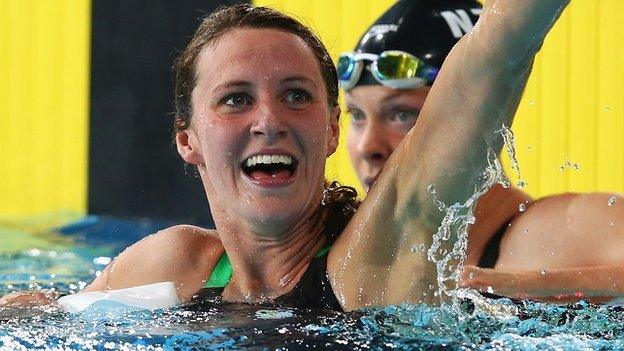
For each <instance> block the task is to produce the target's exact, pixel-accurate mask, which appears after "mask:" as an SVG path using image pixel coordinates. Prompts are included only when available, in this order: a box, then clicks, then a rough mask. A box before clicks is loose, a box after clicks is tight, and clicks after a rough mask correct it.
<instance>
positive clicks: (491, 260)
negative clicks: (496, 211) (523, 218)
mask: <svg viewBox="0 0 624 351" xmlns="http://www.w3.org/2000/svg"><path fill="white" fill-rule="evenodd" d="M512 220H513V218H511V219H510V220H509V221H508V222H506V223H504V224H503V225H502V226H501V227H500V228H498V231H497V232H496V234H494V235H493V236H492V237H491V238H490V241H488V243H487V245H486V246H485V249H483V254H481V259H480V260H479V265H478V266H479V267H481V268H494V266H495V265H496V261H498V256H499V254H500V244H501V241H503V236H505V232H507V229H508V228H509V225H510V224H511V221H512Z"/></svg>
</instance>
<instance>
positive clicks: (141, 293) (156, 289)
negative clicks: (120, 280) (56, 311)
mask: <svg viewBox="0 0 624 351" xmlns="http://www.w3.org/2000/svg"><path fill="white" fill-rule="evenodd" d="M58 303H59V305H61V307H62V308H63V309H65V310H66V311H69V312H81V311H84V310H86V309H91V308H98V309H100V308H101V309H106V310H111V309H112V310H118V309H133V308H135V309H158V308H166V307H173V306H176V305H178V304H179V303H180V299H179V298H178V294H177V293H176V290H175V284H173V283H172V282H162V283H155V284H148V285H141V286H135V287H132V288H126V289H119V290H106V291H94V292H84V293H79V294H74V295H67V296H63V297H61V298H60V299H58Z"/></svg>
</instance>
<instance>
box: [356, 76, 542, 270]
mask: <svg viewBox="0 0 624 351" xmlns="http://www.w3.org/2000/svg"><path fill="white" fill-rule="evenodd" d="M430 89H431V87H430V86H424V87H420V88H416V89H401V90H400V89H392V88H389V87H385V86H383V85H363V86H357V87H355V88H353V89H350V90H349V91H347V92H345V102H346V105H347V111H348V114H349V117H350V120H351V124H350V128H349V132H348V133H347V149H348V151H349V156H350V157H351V162H352V164H353V167H354V169H355V170H356V173H357V175H358V179H359V180H360V183H361V184H362V186H363V187H364V188H365V189H366V190H367V191H368V190H370V187H371V186H372V185H373V183H374V182H375V179H376V178H377V176H378V175H379V174H380V172H381V170H382V168H383V166H384V164H385V163H386V161H387V160H388V157H390V155H391V154H392V152H393V151H394V150H395V149H396V148H397V147H398V146H399V144H400V143H401V141H402V140H403V139H404V138H405V136H406V135H407V133H408V132H409V131H410V130H411V129H412V128H413V127H414V125H415V123H416V121H417V120H418V116H419V114H420V111H421V110H422V108H423V105H424V104H425V100H426V98H427V95H428V93H429V91H430ZM530 201H531V197H530V196H528V195H527V194H524V193H523V192H522V191H520V190H519V189H516V188H508V189H505V188H503V187H502V186H500V185H496V186H494V187H493V188H492V189H491V190H490V191H489V192H488V193H486V194H485V195H484V196H483V197H482V198H481V199H480V200H479V202H478V203H477V208H476V210H475V212H476V218H477V222H476V223H475V224H474V225H473V226H472V227H471V230H470V233H469V235H470V240H469V243H468V257H467V259H466V263H467V264H472V265H476V264H477V263H478V262H479V260H480V258H481V256H482V254H483V250H484V248H485V246H486V245H487V243H488V242H489V240H490V238H491V237H492V236H493V235H494V234H496V232H497V231H498V230H499V228H500V227H501V226H503V225H505V224H506V223H508V222H509V221H510V220H511V219H512V218H514V217H515V216H516V215H518V214H520V212H519V211H518V206H519V205H520V204H521V203H525V204H526V203H529V202H530Z"/></svg>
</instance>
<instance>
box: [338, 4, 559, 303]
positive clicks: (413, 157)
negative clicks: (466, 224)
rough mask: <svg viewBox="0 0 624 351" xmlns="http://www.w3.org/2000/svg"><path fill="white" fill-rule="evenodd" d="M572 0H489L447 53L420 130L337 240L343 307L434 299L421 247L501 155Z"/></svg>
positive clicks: (402, 148) (428, 264) (432, 269)
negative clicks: (535, 68)
mask: <svg viewBox="0 0 624 351" xmlns="http://www.w3.org/2000/svg"><path fill="white" fill-rule="evenodd" d="M568 1H569V0H523V1H517V0H492V1H488V2H487V4H486V6H485V7H484V10H483V13H482V15H481V18H480V20H479V21H478V23H477V25H476V26H475V29H474V30H473V32H472V33H470V34H468V35H466V36H465V37H464V38H463V39H461V40H460V41H459V43H458V44H457V45H456V46H455V48H454V49H453V50H452V51H451V53H450V54H449V56H448V58H447V60H446V62H445V63H444V65H443V67H442V70H441V73H440V75H439V76H438V78H437V79H436V83H435V84H434V86H433V88H432V90H431V92H430V94H429V97H428V98H427V101H426V103H425V106H424V107H423V110H422V112H421V117H420V118H419V121H418V122H417V123H416V126H415V127H414V128H413V130H412V131H411V132H410V133H409V134H408V135H407V137H406V138H405V139H404V140H403V142H402V144H401V145H400V146H399V148H398V149H397V150H396V151H395V152H394V154H393V155H392V156H391V158H390V159H389V160H388V162H387V163H386V165H385V167H384V170H383V172H382V175H381V177H380V179H379V180H378V182H377V184H376V185H375V186H374V187H373V189H372V190H371V192H370V193H369V195H368V196H367V199H366V201H365V202H364V203H363V204H362V206H361V207H360V209H359V210H358V213H357V214H356V216H355V217H354V219H353V220H352V221H351V223H350V224H349V226H348V227H347V229H346V230H345V232H344V233H343V235H342V236H341V237H340V238H339V240H338V241H337V242H336V244H335V245H334V248H333V249H332V251H331V253H330V256H329V260H328V268H329V272H330V278H331V280H332V286H333V287H334V290H335V291H336V293H337V296H338V298H339V299H340V300H341V302H342V303H343V305H344V306H345V307H346V308H357V307H361V306H367V305H386V304H392V303H400V302H404V301H411V302H434V301H436V299H435V298H434V297H433V296H432V295H433V291H431V289H430V286H432V285H436V284H437V283H436V270H435V266H434V264H433V263H431V262H429V261H428V260H427V255H426V253H424V254H423V252H422V250H421V248H429V247H430V246H431V244H432V237H431V233H433V232H435V231H436V229H437V228H438V227H439V225H440V224H441V222H442V219H443V218H444V213H442V212H441V211H440V210H439V209H438V206H437V204H436V203H435V202H434V199H433V196H432V194H431V192H430V188H429V186H430V185H435V188H436V198H437V200H439V201H441V202H442V203H444V204H446V205H447V206H450V205H452V204H455V203H457V204H463V203H465V202H466V200H468V199H469V198H470V197H471V196H472V195H473V193H474V192H475V189H476V188H477V187H478V186H479V183H480V181H479V179H478V178H479V175H480V173H481V172H483V170H484V169H485V168H486V166H487V162H488V157H487V156H488V152H490V151H489V150H491V153H492V154H498V152H499V151H500V148H501V146H502V136H501V134H500V132H498V131H499V130H500V129H501V128H502V126H503V125H506V126H509V125H510V124H511V121H512V118H513V115H514V114H515V111H516V109H517V107H518V102H519V100H520V97H521V95H522V91H523V89H524V86H525V84H526V80H527V77H528V75H529V72H530V70H531V66H532V63H533V58H534V56H535V54H536V53H537V51H538V50H539V48H540V47H541V45H542V42H543V40H544V37H545V35H546V33H547V32H548V30H549V29H550V28H551V26H552V24H553V22H554V21H555V20H556V19H557V18H558V17H559V15H560V13H561V11H562V10H563V8H564V7H565V6H566V5H567V3H568Z"/></svg>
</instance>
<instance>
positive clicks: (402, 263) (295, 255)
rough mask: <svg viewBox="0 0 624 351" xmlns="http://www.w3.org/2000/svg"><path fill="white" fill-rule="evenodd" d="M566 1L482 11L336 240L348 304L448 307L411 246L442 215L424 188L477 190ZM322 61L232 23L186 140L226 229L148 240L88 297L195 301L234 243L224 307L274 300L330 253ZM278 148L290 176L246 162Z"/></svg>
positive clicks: (287, 41) (203, 69)
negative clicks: (156, 293)
mask: <svg viewBox="0 0 624 351" xmlns="http://www.w3.org/2000/svg"><path fill="white" fill-rule="evenodd" d="M566 3H567V1H566V0H556V1H555V0H526V1H523V2H518V1H515V0H496V1H494V2H488V3H486V5H485V8H484V13H485V14H486V15H482V16H481V18H480V20H479V23H478V24H477V26H476V27H475V28H479V30H476V31H474V32H473V33H472V34H471V35H470V36H466V37H464V38H463V39H462V40H460V42H459V43H458V45H457V46H456V47H455V49H454V50H453V53H452V54H451V55H449V58H448V59H447V62H446V63H445V65H444V67H443V68H442V70H441V73H440V75H439V76H438V79H437V82H436V85H435V86H434V87H432V90H431V93H430V95H429V98H428V99H427V102H426V103H425V106H423V109H422V111H421V119H420V121H419V122H418V123H417V124H416V127H415V128H413V129H412V131H411V132H410V133H408V134H407V135H406V137H405V138H404V139H403V141H402V142H401V143H400V144H399V146H398V147H397V149H396V150H395V152H394V153H393V154H392V155H391V156H390V157H389V159H388V160H387V161H386V166H385V168H384V170H383V171H382V174H381V175H380V177H379V179H378V180H377V183H376V186H374V187H373V188H372V189H371V191H370V193H369V196H368V197H367V199H366V200H365V201H364V202H363V203H362V205H361V206H360V208H359V210H358V212H357V213H356V214H355V215H354V217H353V218H352V220H351V221H350V222H349V224H348V225H347V227H346V228H345V229H344V231H343V232H342V233H341V235H340V236H339V237H338V238H337V240H336V241H335V243H334V244H333V245H332V249H331V251H330V252H329V254H328V258H327V273H328V276H329V279H330V282H331V285H332V289H333V291H334V294H335V295H336V297H337V298H338V300H339V301H340V303H341V304H342V306H343V307H344V308H345V309H347V310H349V309H354V308H359V307H363V306H386V305H388V304H398V303H402V302H412V303H417V302H425V303H431V304H433V303H437V302H439V299H437V298H435V297H434V296H433V294H430V293H429V292H430V291H431V288H430V287H431V286H432V285H433V284H435V282H436V271H435V266H434V264H432V263H431V262H430V261H428V260H427V259H426V257H422V256H421V255H414V252H413V251H412V248H413V247H415V246H416V247H419V246H420V245H425V247H427V246H430V245H431V243H432V238H431V233H432V231H434V230H435V228H437V227H438V226H439V225H440V223H441V221H442V218H443V215H442V214H441V213H440V211H439V210H438V207H437V206H436V204H435V203H434V202H433V201H432V198H431V194H430V193H429V192H428V190H427V189H428V185H429V184H436V185H437V186H438V189H439V191H438V192H437V193H436V194H437V196H438V199H440V201H443V202H444V203H450V204H452V203H456V202H460V203H462V202H464V201H465V200H466V199H467V198H468V197H469V196H470V194H471V193H472V191H473V189H474V187H475V186H476V184H477V182H478V176H479V173H480V172H481V171H482V170H483V169H484V168H485V166H486V164H487V159H486V157H485V156H486V154H487V153H486V152H487V150H488V149H489V148H491V147H492V145H494V146H495V148H499V147H500V145H501V138H500V135H497V134H496V131H497V130H499V129H500V125H501V124H503V123H504V124H510V122H511V120H512V118H513V115H514V112H515V109H516V108H517V106H518V101H519V100H520V96H521V93H522V90H523V88H524V85H525V84H526V80H527V77H528V74H529V72H530V68H531V65H532V61H533V57H534V55H535V53H536V52H537V50H538V49H539V47H540V46H541V44H542V42H543V38H544V35H545V34H546V32H547V31H548V28H550V24H551V23H552V22H553V21H554V19H556V18H557V17H558V15H559V13H560V10H561V8H562V7H564V6H565V4H566ZM488 6H490V7H491V8H488ZM315 60H316V59H315V57H314V56H313V54H312V52H311V51H310V50H309V49H308V48H307V47H306V46H305V44H304V43H303V42H302V41H301V40H300V39H298V38H297V37H296V36H294V35H290V34H286V33H284V32H280V31H276V30H268V29H246V28H238V29H234V30H232V31H230V32H228V33H226V34H224V35H223V36H222V37H221V38H220V39H219V40H217V42H216V43H214V44H212V45H209V46H207V47H205V48H204V49H203V52H202V55H201V57H200V59H199V62H198V67H197V68H198V77H197V82H198V86H197V87H196V88H195V90H194V91H193V96H192V105H193V111H194V112H193V120H194V121H193V122H192V127H191V128H189V129H188V130H187V131H184V132H180V133H178V134H177V137H176V143H177V146H178V152H179V153H180V154H181V155H182V157H183V158H184V160H185V161H187V162H189V163H191V164H195V165H197V167H198V169H199V170H200V174H201V177H202V181H203V183H204V187H205V190H206V193H207V195H208V199H209V201H210V202H211V204H212V205H213V207H212V210H213V217H214V219H215V223H216V224H217V231H210V230H205V229H201V228H196V227H192V226H176V227H171V228H168V229H166V230H163V231H162V232H160V233H157V234H156V235H152V236H150V237H149V238H146V239H144V240H142V241H141V242H139V243H137V244H135V245H133V246H132V247H130V248H129V249H127V250H126V251H125V252H124V253H122V254H121V255H119V256H118V258H117V259H115V260H114V261H113V263H111V264H110V265H109V266H108V267H107V268H106V269H105V271H104V272H103V273H102V274H101V275H100V276H99V277H98V278H97V279H96V280H95V281H94V282H93V283H92V284H91V285H90V286H89V287H88V288H87V289H86V290H87V291H93V290H106V289H119V288H124V287H129V286H137V285H142V284H149V283H153V282H162V281H172V282H174V283H175V285H176V288H177V290H178V293H179V295H180V298H181V299H182V300H184V301H186V300H188V299H190V298H191V297H192V296H193V294H194V293H196V292H197V291H198V290H199V289H200V288H201V287H202V285H203V283H204V281H205V279H206V277H209V276H210V273H211V272H212V269H213V267H214V265H215V263H216V262H217V261H218V259H219V257H220V256H221V254H222V253H223V250H224V248H225V249H226V250H227V252H228V256H229V257H230V260H231V261H232V265H233V269H234V271H233V278H232V281H231V282H230V284H229V285H228V286H227V287H226V289H225V291H224V294H223V295H224V298H225V299H226V300H230V301H249V302H257V301H265V300H271V299H274V298H276V297H278V296H280V295H283V294H284V293H286V292H289V291H291V290H292V288H293V287H294V285H295V284H296V283H297V282H298V281H299V279H300V278H301V276H302V275H303V272H304V271H305V269H306V268H307V266H308V264H309V262H310V260H311V259H312V258H313V257H314V254H315V253H316V252H317V251H318V250H319V249H320V248H321V247H322V245H323V235H322V230H323V224H324V222H323V218H319V216H318V212H317V208H318V205H319V202H320V198H321V196H322V183H323V171H324V158H325V157H326V156H327V155H329V154H331V153H332V152H333V151H334V150H335V148H336V143H337V139H338V128H337V126H338V123H337V117H338V114H339V110H338V109H332V108H329V107H328V106H327V102H326V100H324V96H325V94H324V93H325V91H324V89H325V88H324V86H323V83H322V80H321V75H320V70H319V67H318V63H317V62H316V61H315ZM503 63H504V64H503ZM242 73H244V74H242ZM232 79H237V80H232ZM241 82H242V83H241ZM291 84H292V85H291ZM220 87H221V89H219V88H220ZM452 88H453V89H452ZM302 91H306V92H307V93H308V94H305V93H302ZM466 91H470V93H471V95H470V96H469V101H468V103H467V97H466V96H465V95H464V94H463V92H466ZM493 92H496V93H495V94H494V93H493ZM325 99H326V98H325ZM302 111H305V113H303V112H302ZM460 125H461V128H458V126H460ZM449 140H453V143H449V142H448V141H449ZM282 149H283V150H282ZM275 151H277V152H286V153H289V157H294V158H296V160H297V167H296V170H294V173H292V174H290V173H282V172H278V174H277V175H278V176H277V177H276V178H277V179H275V181H272V180H271V179H272V175H271V176H270V177H265V175H266V174H264V175H263V174H262V172H260V173H259V174H258V173H255V172H246V171H245V170H244V168H243V167H242V164H243V162H246V160H245V158H247V160H249V157H250V156H253V155H254V154H256V153H257V152H262V153H270V152H275ZM495 151H498V150H495ZM424 165H426V167H425V166H424ZM284 175H286V176H284ZM249 178H252V180H250V179H249ZM245 195H249V196H245ZM180 206H185V204H183V203H182V204H180ZM449 244H450V245H452V244H453V243H449Z"/></svg>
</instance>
